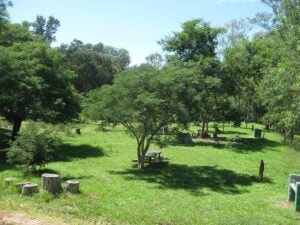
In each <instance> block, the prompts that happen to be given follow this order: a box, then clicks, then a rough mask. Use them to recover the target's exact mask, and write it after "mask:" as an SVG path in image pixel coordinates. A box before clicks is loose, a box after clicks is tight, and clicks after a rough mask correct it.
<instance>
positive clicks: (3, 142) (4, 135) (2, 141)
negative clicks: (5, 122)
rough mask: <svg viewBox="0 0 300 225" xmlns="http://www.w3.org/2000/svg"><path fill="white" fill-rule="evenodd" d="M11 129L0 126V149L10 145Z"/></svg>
mask: <svg viewBox="0 0 300 225" xmlns="http://www.w3.org/2000/svg"><path fill="white" fill-rule="evenodd" d="M10 138H11V131H10V130H9V129H4V128H0V150H1V149H5V148H8V147H9V141H10Z"/></svg>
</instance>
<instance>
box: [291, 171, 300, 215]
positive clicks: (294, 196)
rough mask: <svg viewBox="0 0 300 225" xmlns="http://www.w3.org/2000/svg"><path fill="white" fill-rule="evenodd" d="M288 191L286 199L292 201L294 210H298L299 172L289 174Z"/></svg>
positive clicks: (299, 207) (299, 193) (299, 196)
mask: <svg viewBox="0 0 300 225" xmlns="http://www.w3.org/2000/svg"><path fill="white" fill-rule="evenodd" d="M288 193H289V194H288V200H289V201H293V202H294V206H295V209H296V211H300V174H290V175H289V183H288Z"/></svg>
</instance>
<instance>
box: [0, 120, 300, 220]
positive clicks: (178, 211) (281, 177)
mask: <svg viewBox="0 0 300 225" xmlns="http://www.w3.org/2000/svg"><path fill="white" fill-rule="evenodd" d="M80 127H81V130H82V135H80V136H75V135H71V136H63V141H64V143H63V145H62V146H61V148H60V149H59V152H60V154H59V156H58V157H56V158H55V161H54V162H52V163H50V164H48V165H47V169H48V170H49V171H52V172H57V173H59V174H60V176H61V177H62V179H63V180H67V179H77V180H79V181H80V185H81V193H80V194H78V195H69V194H66V193H63V194H61V195H59V196H51V195H49V194H47V193H44V192H40V193H39V194H37V195H35V196H32V197H24V196H21V195H20V194H18V193H16V192H15V191H14V190H13V189H5V187H4V186H3V184H2V182H1V185H0V190H2V191H1V193H0V207H2V208H6V209H11V210H18V211H25V212H30V213H34V214H39V215H43V214H47V215H49V216H52V217H58V218H64V219H65V220H67V221H69V222H70V221H77V222H74V223H75V224H84V223H93V224H97V222H98V223H99V224H100V222H101V223H104V224H105V223H112V224H141V225H142V224H165V225H167V224H222V225H223V224H300V214H299V213H296V212H295V211H294V209H293V205H292V204H291V203H287V201H286V199H287V177H288V174H289V173H300V164H299V163H300V153H299V152H296V151H294V150H293V149H291V148H289V147H286V146H285V145H283V144H282V142H281V138H280V137H279V136H278V135H277V134H274V133H266V134H265V140H261V141H257V142H245V143H234V142H232V141H229V142H225V141H220V142H213V141H208V140H206V141H200V140H197V141H194V144H192V145H190V146H184V145H179V144H177V143H175V142H174V143H172V142H171V143H170V145H169V146H168V147H167V148H165V149H163V150H162V155H165V156H167V157H168V158H169V159H170V163H169V165H167V166H162V167H160V168H147V169H145V170H144V171H139V170H138V169H136V168H135V167H134V164H133V163H132V162H131V160H132V159H134V158H136V151H135V146H136V145H135V140H134V139H133V138H131V137H130V136H128V135H127V134H126V133H125V132H124V130H123V129H122V128H120V127H117V128H115V129H112V130H109V131H107V132H102V131H99V129H98V127H97V126H96V125H80ZM249 127H251V126H249ZM195 130H196V128H195ZM220 136H226V137H228V138H237V137H251V129H245V128H231V127H228V126H226V127H225V133H224V134H221V135H220ZM151 148H152V149H157V147H156V146H152V147H151ZM2 158H3V157H2ZM261 159H263V160H264V161H265V182H263V183H260V182H259V180H258V178H257V174H258V167H259V162H260V160H261ZM22 171H23V170H22V168H20V167H14V166H11V165H8V164H6V163H5V162H4V161H3V159H2V160H1V165H0V179H1V180H3V179H4V178H5V177H15V178H17V179H18V180H19V181H23V180H24V181H25V180H27V181H28V180H29V181H31V182H36V183H38V184H39V185H40V184H41V182H40V177H31V178H26V177H24V176H23V175H22ZM78 221H79V222H78Z"/></svg>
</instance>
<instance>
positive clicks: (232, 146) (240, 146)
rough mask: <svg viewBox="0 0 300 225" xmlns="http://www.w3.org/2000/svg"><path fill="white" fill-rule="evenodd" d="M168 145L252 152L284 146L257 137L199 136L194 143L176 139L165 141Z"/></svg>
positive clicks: (273, 149) (272, 149)
mask: <svg viewBox="0 0 300 225" xmlns="http://www.w3.org/2000/svg"><path fill="white" fill-rule="evenodd" d="M164 144H165V145H166V146H168V145H169V146H184V147H196V146H199V147H213V148H216V149H225V148H226V149H228V150H233V151H235V152H236V153H243V154H245V153H252V152H266V151H277V150H276V149H275V148H276V147H280V146H283V144H282V143H280V142H276V141H272V140H269V139H255V138H235V139H228V138H227V139H224V140H214V139H213V138H205V139H202V138H199V139H196V140H195V139H194V140H193V142H192V143H189V144H182V143H179V142H178V141H177V140H176V139H171V140H166V141H164Z"/></svg>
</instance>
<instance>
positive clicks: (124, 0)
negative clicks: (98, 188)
mask: <svg viewBox="0 0 300 225" xmlns="http://www.w3.org/2000/svg"><path fill="white" fill-rule="evenodd" d="M12 1H13V4H14V6H13V8H10V9H9V12H10V19H11V21H12V22H21V21H23V20H28V21H34V20H35V17H36V15H43V16H45V17H48V16H50V15H52V16H54V17H56V18H57V19H59V20H60V22H61V27H60V28H59V31H58V32H57V34H56V37H57V42H56V43H55V45H59V44H61V43H70V42H71V41H72V40H73V39H75V38H76V39H79V40H81V41H83V42H85V43H93V44H95V43H98V42H102V43H103V44H105V45H111V46H114V47H117V48H125V49H127V50H128V51H129V52H130V56H131V61H132V64H139V63H142V62H143V61H144V59H145V57H146V56H147V55H149V54H150V53H154V52H161V48H160V46H159V45H158V44H157V41H158V40H160V39H161V38H163V37H165V36H167V35H169V34H171V33H172V31H179V30H180V26H181V24H182V23H183V22H184V21H187V20H190V19H195V18H203V19H204V20H205V21H209V22H211V24H212V25H213V26H222V25H224V24H225V23H227V22H229V21H230V20H232V19H240V18H247V17H253V16H254V15H255V14H256V13H257V12H261V11H269V8H268V7H267V6H265V5H264V4H263V3H261V2H260V0H85V1H84V0H12Z"/></svg>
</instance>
